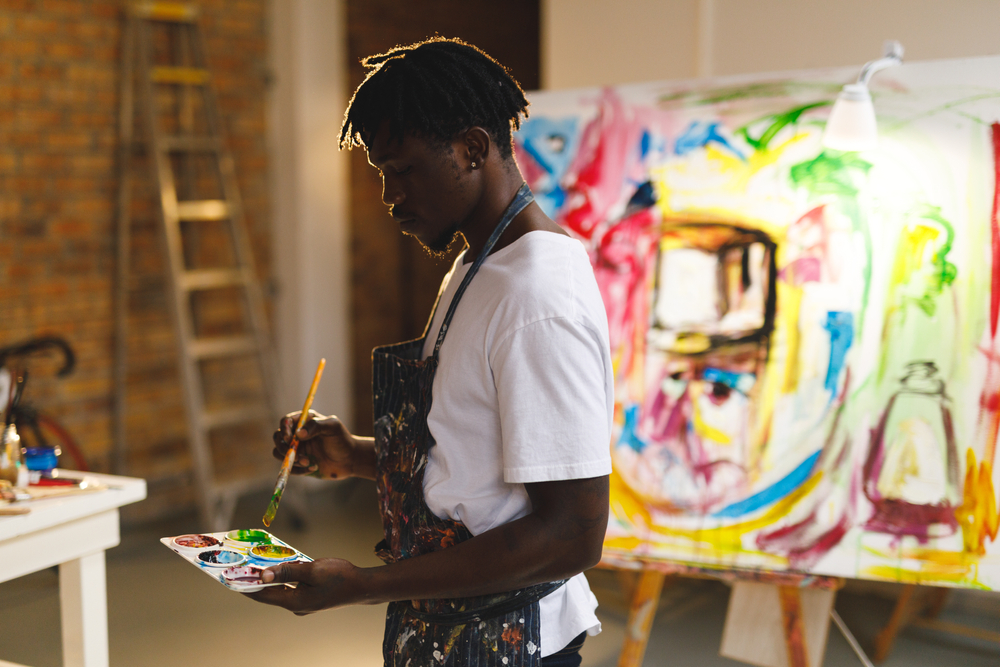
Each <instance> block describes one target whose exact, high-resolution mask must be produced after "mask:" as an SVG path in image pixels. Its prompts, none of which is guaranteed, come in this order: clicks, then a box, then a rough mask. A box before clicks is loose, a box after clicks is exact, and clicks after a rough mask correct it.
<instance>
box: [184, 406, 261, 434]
mask: <svg viewBox="0 0 1000 667" xmlns="http://www.w3.org/2000/svg"><path fill="white" fill-rule="evenodd" d="M270 418H271V411H270V410H269V409H268V407H267V406H266V405H264V404H263V403H260V404H254V405H243V406H240V407H238V408H225V409H222V410H206V411H205V412H204V413H202V415H201V427H202V428H204V429H212V428H219V427H220V426H233V425H235V424H242V423H245V422H250V421H258V420H268V419H270Z"/></svg>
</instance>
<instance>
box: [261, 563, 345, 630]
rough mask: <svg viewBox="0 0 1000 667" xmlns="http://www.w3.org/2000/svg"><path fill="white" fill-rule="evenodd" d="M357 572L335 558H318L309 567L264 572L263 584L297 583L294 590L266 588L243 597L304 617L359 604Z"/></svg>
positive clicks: (295, 565) (285, 565)
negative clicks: (325, 610)
mask: <svg viewBox="0 0 1000 667" xmlns="http://www.w3.org/2000/svg"><path fill="white" fill-rule="evenodd" d="M361 572H362V570H360V569H359V568H357V567H355V566H354V565H352V564H351V563H349V562H347V561H346V560H341V559H339V558H322V559H320V560H317V561H314V562H312V563H303V562H295V563H282V564H281V565H276V566H274V567H271V568H268V569H266V570H264V574H263V580H264V582H265V583H272V582H281V583H291V582H298V586H297V587H295V588H289V587H288V586H268V587H267V588H264V589H262V590H260V591H257V592H256V593H246V595H247V597H250V598H253V599H254V600H257V601H258V602H263V603H264V604H273V605H275V606H277V607H283V608H285V609H287V610H288V611H290V612H293V613H294V614H295V615H296V616H305V615H306V614H312V613H315V612H317V611H322V610H324V609H333V608H334V607H342V606H344V605H349V604H358V603H363V602H364V600H363V599H361V598H362V597H363V593H362V588H361V587H360V586H359V585H358V579H359V574H360V573H361Z"/></svg>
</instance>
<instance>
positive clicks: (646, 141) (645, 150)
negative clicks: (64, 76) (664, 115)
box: [639, 130, 653, 158]
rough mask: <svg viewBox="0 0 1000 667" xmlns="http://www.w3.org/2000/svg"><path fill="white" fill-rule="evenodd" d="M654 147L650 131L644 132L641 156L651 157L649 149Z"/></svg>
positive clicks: (641, 142) (640, 149)
mask: <svg viewBox="0 0 1000 667" xmlns="http://www.w3.org/2000/svg"><path fill="white" fill-rule="evenodd" d="M652 145H653V135H651V134H650V133H649V130H644V131H643V133H642V139H640V140H639V156H640V157H642V158H645V157H646V156H647V155H649V149H650V147H651V146H652Z"/></svg>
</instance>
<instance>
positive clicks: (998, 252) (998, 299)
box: [990, 123, 1000, 338]
mask: <svg viewBox="0 0 1000 667" xmlns="http://www.w3.org/2000/svg"><path fill="white" fill-rule="evenodd" d="M991 128H992V130H993V214H992V215H991V216H990V229H991V230H992V233H993V281H992V289H991V291H990V334H991V335H992V336H993V337H994V338H996V335H997V318H998V317H1000V123H993V125H992V126H991Z"/></svg>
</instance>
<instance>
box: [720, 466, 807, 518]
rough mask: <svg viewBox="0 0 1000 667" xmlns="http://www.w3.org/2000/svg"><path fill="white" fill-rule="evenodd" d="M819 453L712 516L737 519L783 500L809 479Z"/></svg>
mask: <svg viewBox="0 0 1000 667" xmlns="http://www.w3.org/2000/svg"><path fill="white" fill-rule="evenodd" d="M819 455H820V452H816V453H815V454H813V455H812V456H810V457H809V458H807V459H806V460H805V461H803V462H802V463H800V464H799V465H798V467H796V468H795V470H793V471H791V472H790V473H788V474H787V475H785V476H784V477H782V478H781V479H779V480H778V481H777V482H775V483H774V484H772V485H771V486H769V487H767V488H766V489H763V490H762V491H759V492H757V493H755V494H753V495H752V496H750V497H749V498H745V499H743V500H740V501H738V502H735V503H733V504H732V505H729V506H728V507H724V508H723V509H721V510H719V511H718V512H716V513H715V514H713V515H712V516H714V517H719V518H721V519H735V518H737V517H741V516H744V515H746V514H750V513H751V512H756V511H757V510H759V509H761V508H762V507H766V506H768V505H770V504H771V503H773V502H776V501H778V500H781V499H782V498H784V497H785V496H787V495H788V494H789V493H791V492H792V491H794V490H795V489H797V488H799V486H801V485H802V483H803V482H805V481H806V480H807V479H809V473H811V472H812V469H813V466H815V465H816V460H817V459H819Z"/></svg>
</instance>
